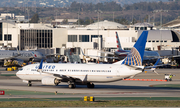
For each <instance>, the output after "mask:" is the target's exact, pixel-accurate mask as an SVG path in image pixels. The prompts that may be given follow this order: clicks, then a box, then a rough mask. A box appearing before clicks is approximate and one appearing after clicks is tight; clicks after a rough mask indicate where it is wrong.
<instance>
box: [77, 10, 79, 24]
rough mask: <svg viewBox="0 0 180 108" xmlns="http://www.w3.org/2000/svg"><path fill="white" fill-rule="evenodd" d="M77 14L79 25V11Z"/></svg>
mask: <svg viewBox="0 0 180 108" xmlns="http://www.w3.org/2000/svg"><path fill="white" fill-rule="evenodd" d="M77 14H78V26H79V12H78V13H77Z"/></svg>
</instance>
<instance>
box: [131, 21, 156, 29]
mask: <svg viewBox="0 0 180 108" xmlns="http://www.w3.org/2000/svg"><path fill="white" fill-rule="evenodd" d="M132 27H149V28H150V27H153V25H152V24H150V23H147V22H144V23H136V24H134V25H133V26H132Z"/></svg>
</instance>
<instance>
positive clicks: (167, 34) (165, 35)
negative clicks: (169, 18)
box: [138, 30, 173, 41]
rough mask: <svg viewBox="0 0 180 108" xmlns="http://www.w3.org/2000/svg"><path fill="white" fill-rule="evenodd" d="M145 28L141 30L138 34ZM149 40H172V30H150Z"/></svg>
mask: <svg viewBox="0 0 180 108" xmlns="http://www.w3.org/2000/svg"><path fill="white" fill-rule="evenodd" d="M142 32H143V30H139V32H138V36H140V35H141V33H142ZM147 40H171V41H173V37H172V33H171V30H149V32H148V38H147Z"/></svg>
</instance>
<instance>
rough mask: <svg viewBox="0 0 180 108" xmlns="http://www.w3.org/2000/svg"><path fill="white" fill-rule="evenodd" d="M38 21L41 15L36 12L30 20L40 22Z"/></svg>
mask: <svg viewBox="0 0 180 108" xmlns="http://www.w3.org/2000/svg"><path fill="white" fill-rule="evenodd" d="M38 21H39V15H38V14H37V13H35V14H34V15H33V17H32V18H31V20H30V21H29V23H38Z"/></svg>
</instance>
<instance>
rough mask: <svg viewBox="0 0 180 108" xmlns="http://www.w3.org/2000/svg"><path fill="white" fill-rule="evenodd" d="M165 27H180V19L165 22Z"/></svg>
mask: <svg viewBox="0 0 180 108" xmlns="http://www.w3.org/2000/svg"><path fill="white" fill-rule="evenodd" d="M163 27H180V19H175V20H172V21H170V22H168V23H166V24H163Z"/></svg>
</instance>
